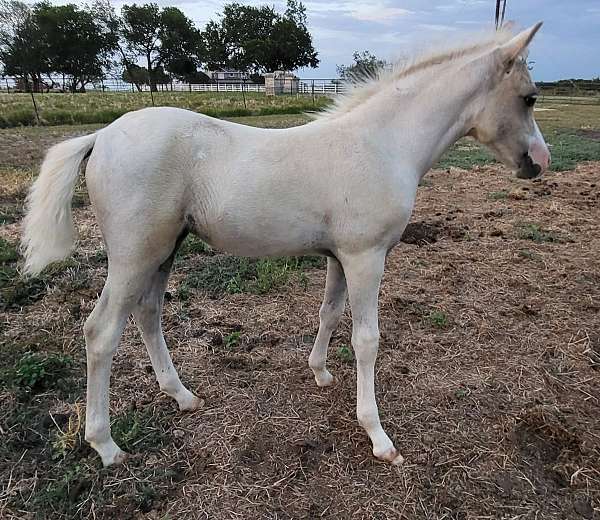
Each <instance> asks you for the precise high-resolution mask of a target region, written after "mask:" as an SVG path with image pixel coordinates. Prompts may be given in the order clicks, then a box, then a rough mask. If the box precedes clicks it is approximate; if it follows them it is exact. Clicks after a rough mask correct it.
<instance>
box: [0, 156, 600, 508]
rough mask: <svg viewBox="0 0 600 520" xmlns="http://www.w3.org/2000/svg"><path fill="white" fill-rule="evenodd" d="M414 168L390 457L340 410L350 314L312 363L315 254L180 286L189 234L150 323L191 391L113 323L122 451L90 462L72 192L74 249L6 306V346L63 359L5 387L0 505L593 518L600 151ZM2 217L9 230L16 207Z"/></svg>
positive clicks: (400, 260) (391, 350) (85, 220)
mask: <svg viewBox="0 0 600 520" xmlns="http://www.w3.org/2000/svg"><path fill="white" fill-rule="evenodd" d="M429 180H430V183H428V186H424V187H421V188H420V189H419V190H420V191H419V195H418V198H417V208H416V211H415V215H414V217H413V221H412V222H413V223H412V224H411V226H410V227H409V228H408V229H407V232H406V234H405V237H404V242H405V243H403V244H400V245H399V246H398V247H397V248H396V249H395V250H394V251H392V252H391V254H390V255H389V257H388V261H387V270H386V274H385V278H384V282H383V286H382V290H381V304H380V326H381V346H380V355H379V359H378V364H377V395H378V400H379V407H380V412H381V417H382V422H383V425H384V427H385V428H386V430H387V431H388V433H389V434H390V435H391V436H392V437H393V438H394V439H395V442H396V445H397V447H398V448H399V449H400V450H401V451H402V453H403V455H404V456H405V459H406V462H405V464H404V465H403V466H401V467H391V466H389V465H386V464H382V463H379V462H377V461H376V460H374V459H373V457H372V456H371V454H370V446H369V442H368V439H367V437H366V435H365V434H364V433H363V432H362V430H361V429H360V427H359V425H358V423H357V421H356V419H355V411H354V410H355V398H356V390H355V373H354V366H353V363H352V361H351V358H350V359H349V358H348V356H347V355H346V354H344V352H347V347H348V346H349V344H350V331H351V323H350V315H349V312H347V314H346V315H345V317H344V318H343V320H342V323H341V325H340V327H339V329H338V331H337V332H336V333H335V335H334V337H333V340H332V345H331V347H330V361H329V367H330V370H331V371H332V373H333V374H334V375H335V377H336V384H335V385H334V386H333V387H330V388H326V389H319V388H317V387H316V385H315V383H314V380H313V377H312V374H311V372H310V371H309V369H308V367H307V358H308V353H309V351H310V348H311V341H312V340H313V339H314V335H315V333H316V330H317V326H318V308H319V305H320V299H321V296H322V292H323V285H324V277H325V272H324V270H322V269H308V270H306V271H305V272H304V278H303V279H300V278H295V277H293V278H291V279H290V281H289V283H288V284H287V285H286V286H285V288H284V289H281V290H279V292H275V293H268V294H264V295H254V294H223V295H222V296H221V297H220V298H217V299H214V298H212V297H211V296H210V295H208V294H206V293H204V292H203V291H202V290H201V289H192V290H191V291H192V292H191V295H189V296H188V297H187V299H185V300H182V299H181V298H179V296H178V295H179V292H178V290H179V288H180V287H181V284H182V282H183V281H184V279H185V278H186V276H187V274H188V273H191V272H193V271H194V270H195V269H198V268H199V267H200V266H201V265H203V262H204V261H205V257H204V256H203V255H202V254H198V255H190V256H187V257H186V258H183V259H180V260H179V261H178V262H176V266H175V271H174V273H173V275H172V278H171V281H170V284H169V289H168V296H167V298H166V300H167V301H166V303H165V312H164V320H163V324H164V330H165V336H166V339H167V343H168V344H169V346H170V350H171V352H172V355H173V358H174V362H175V364H176V366H177V367H178V368H179V371H180V375H181V378H182V380H183V381H184V382H185V383H186V384H187V385H189V386H190V388H192V389H193V390H194V391H195V392H196V393H197V394H198V395H199V396H200V397H201V398H202V399H203V400H204V406H203V408H202V409H201V410H199V411H196V412H194V413H191V414H180V413H178V412H177V411H176V406H175V404H174V402H172V401H171V400H169V399H168V398H167V397H165V396H162V395H160V394H159V393H158V388H157V385H156V383H155V379H154V376H153V374H152V370H151V367H150V362H149V360H148V357H147V355H146V353H145V352H144V347H143V344H142V342H141V339H140V337H139V335H138V333H137V330H136V328H135V326H134V324H132V323H130V324H129V325H128V327H127V329H126V331H125V334H124V337H123V342H122V344H121V347H120V349H119V352H118V354H117V356H116V358H115V361H114V369H113V379H112V389H111V399H112V400H111V410H112V417H113V419H114V421H115V423H114V425H113V430H114V431H115V436H116V437H117V440H118V441H119V442H121V444H122V445H123V446H125V447H126V448H127V449H128V450H129V451H130V452H132V453H133V454H134V456H133V457H132V459H131V460H130V461H129V462H128V463H127V465H126V466H124V467H121V468H114V469H113V468H110V469H102V468H101V467H100V462H99V460H98V457H97V456H96V455H95V454H94V453H93V452H92V451H91V450H90V449H89V448H87V447H86V445H85V443H84V442H83V440H82V435H83V425H82V415H83V412H82V410H83V407H84V399H85V397H84V366H85V365H84V344H83V340H82V335H81V328H82V325H83V322H84V320H85V318H86V316H87V315H88V314H89V312H90V311H91V309H92V308H93V305H94V302H95V298H96V296H97V294H98V293H99V291H100V290H101V288H102V284H103V280H104V276H105V275H106V266H105V259H104V257H103V256H102V255H101V254H100V253H99V251H100V250H101V245H100V238H99V233H98V229H97V227H96V225H95V223H94V220H93V217H92V214H91V210H90V208H89V207H88V206H85V205H84V206H83V207H81V208H78V209H76V210H75V214H76V220H77V222H78V224H79V228H80V231H81V236H82V239H81V243H80V247H79V248H78V252H77V255H76V262H75V263H74V265H72V266H70V267H69V266H68V267H66V268H65V269H64V270H63V271H61V272H60V273H59V274H57V275H56V276H55V277H54V278H53V279H51V280H49V281H48V282H47V286H46V289H45V294H44V295H43V297H42V298H41V299H38V300H37V301H35V302H32V303H31V304H27V305H24V306H22V307H20V308H10V309H9V310H6V311H4V312H3V313H2V314H1V325H0V327H1V328H0V333H1V341H2V342H3V347H2V348H3V352H4V353H5V354H4V357H5V360H6V361H5V363H13V362H14V360H15V359H17V358H18V357H19V355H20V354H21V353H22V352H24V351H26V350H29V351H33V352H57V353H61V354H68V355H69V356H71V358H72V359H73V360H74V361H73V365H72V366H71V367H70V368H69V370H70V372H68V375H67V376H65V377H67V378H68V379H67V381H69V385H68V387H67V388H64V389H62V387H58V388H55V387H53V386H51V387H50V388H49V389H47V390H45V391H44V392H42V393H37V394H34V395H25V396H24V395H22V394H20V393H19V392H18V391H17V390H15V389H14V388H13V387H11V386H10V385H6V386H4V387H0V417H2V419H0V440H1V442H2V446H3V447H0V450H3V451H0V516H1V517H2V518H98V519H100V518H115V519H116V518H118V519H128V518H132V519H138V518H140V519H141V518H154V519H159V518H189V519H201V518H206V519H209V518H210V519H213V518H218V519H229V518H231V519H233V518H253V519H254V518H256V519H263V518H271V519H292V518H293V519H297V518H307V519H314V518H330V519H340V518H357V519H360V518H364V519H425V518H431V519H438V518H439V519H442V518H446V519H490V518H494V519H501V518H506V519H508V518H518V519H531V520H534V519H591V518H598V515H599V514H600V336H598V329H599V325H600V320H599V318H598V311H599V309H600V283H599V282H600V209H599V207H598V194H599V188H598V186H599V185H600V164H597V163H592V164H586V165H580V166H579V167H578V168H577V170H576V171H573V172H566V173H551V174H549V175H548V176H547V177H545V178H544V179H543V180H540V181H535V182H524V181H518V180H516V179H513V178H511V177H509V174H508V173H507V172H506V171H504V170H503V169H502V168H501V167H498V166H494V167H485V168H477V169H475V170H472V171H463V170H458V169H451V170H450V171H435V172H432V173H431V174H430V176H429ZM1 235H2V237H4V238H5V239H8V240H9V241H11V240H12V241H14V240H16V237H17V223H12V224H10V223H9V224H7V225H5V226H3V227H2V231H1ZM213 258H214V257H213ZM5 366H6V365H5ZM61 442H62V444H61Z"/></svg>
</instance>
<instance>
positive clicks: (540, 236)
mask: <svg viewBox="0 0 600 520" xmlns="http://www.w3.org/2000/svg"><path fill="white" fill-rule="evenodd" d="M517 237H518V238H520V239H521V240H531V241H533V242H537V243H542V242H561V241H562V240H561V237H560V236H559V235H558V234H557V233H555V232H554V231H547V230H545V229H542V228H541V227H540V226H538V225H537V224H518V225H517Z"/></svg>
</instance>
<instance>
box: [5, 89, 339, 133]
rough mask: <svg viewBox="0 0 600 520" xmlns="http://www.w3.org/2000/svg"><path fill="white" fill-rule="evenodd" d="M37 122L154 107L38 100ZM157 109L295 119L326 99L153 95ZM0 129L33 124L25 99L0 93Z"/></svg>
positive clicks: (130, 97) (91, 97)
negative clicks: (174, 108)
mask: <svg viewBox="0 0 600 520" xmlns="http://www.w3.org/2000/svg"><path fill="white" fill-rule="evenodd" d="M35 99H36V103H37V105H38V109H39V113H40V119H41V122H42V123H43V124H44V125H49V126H51V125H69V124H75V125H76V124H90V123H110V122H112V121H114V120H115V119H117V118H118V117H120V116H122V115H123V114H125V113H126V112H129V111H131V110H137V109H140V108H144V107H148V106H152V100H151V97H150V93H149V92H136V93H133V92H112V93H98V92H88V93H86V94H36V96H35ZM154 101H155V104H156V106H175V107H180V108H186V109H188V110H194V111H196V112H201V113H203V114H208V115H211V116H215V117H231V116H252V115H254V116H256V115H271V114H299V113H302V112H306V111H311V110H319V109H320V108H322V107H323V106H325V105H326V104H328V103H329V102H330V101H329V98H326V97H323V96H317V97H316V98H315V102H314V103H313V99H312V97H310V96H298V97H297V96H277V97H267V96H266V95H265V94H264V93H257V92H247V93H246V104H245V105H244V99H243V97H242V95H241V94H240V93H225V92H219V93H212V92H155V93H154ZM0 107H1V108H2V109H1V110H0V128H12V127H16V126H31V125H35V124H36V117H35V111H34V109H33V105H32V102H31V96H30V95H29V94H6V93H0Z"/></svg>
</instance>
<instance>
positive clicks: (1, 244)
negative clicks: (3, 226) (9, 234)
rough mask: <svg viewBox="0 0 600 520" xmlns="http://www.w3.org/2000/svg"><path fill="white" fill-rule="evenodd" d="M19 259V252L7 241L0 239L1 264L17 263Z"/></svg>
mask: <svg viewBox="0 0 600 520" xmlns="http://www.w3.org/2000/svg"><path fill="white" fill-rule="evenodd" d="M17 258H19V255H18V254H17V250H16V249H15V248H14V247H13V246H12V245H10V244H9V243H8V242H7V241H6V240H4V239H3V238H2V237H0V264H6V263H8V262H15V261H16V260H17Z"/></svg>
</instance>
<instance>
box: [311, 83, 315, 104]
mask: <svg viewBox="0 0 600 520" xmlns="http://www.w3.org/2000/svg"><path fill="white" fill-rule="evenodd" d="M311 90H312V100H313V105H314V104H315V80H314V79H313V80H312V89H311Z"/></svg>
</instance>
